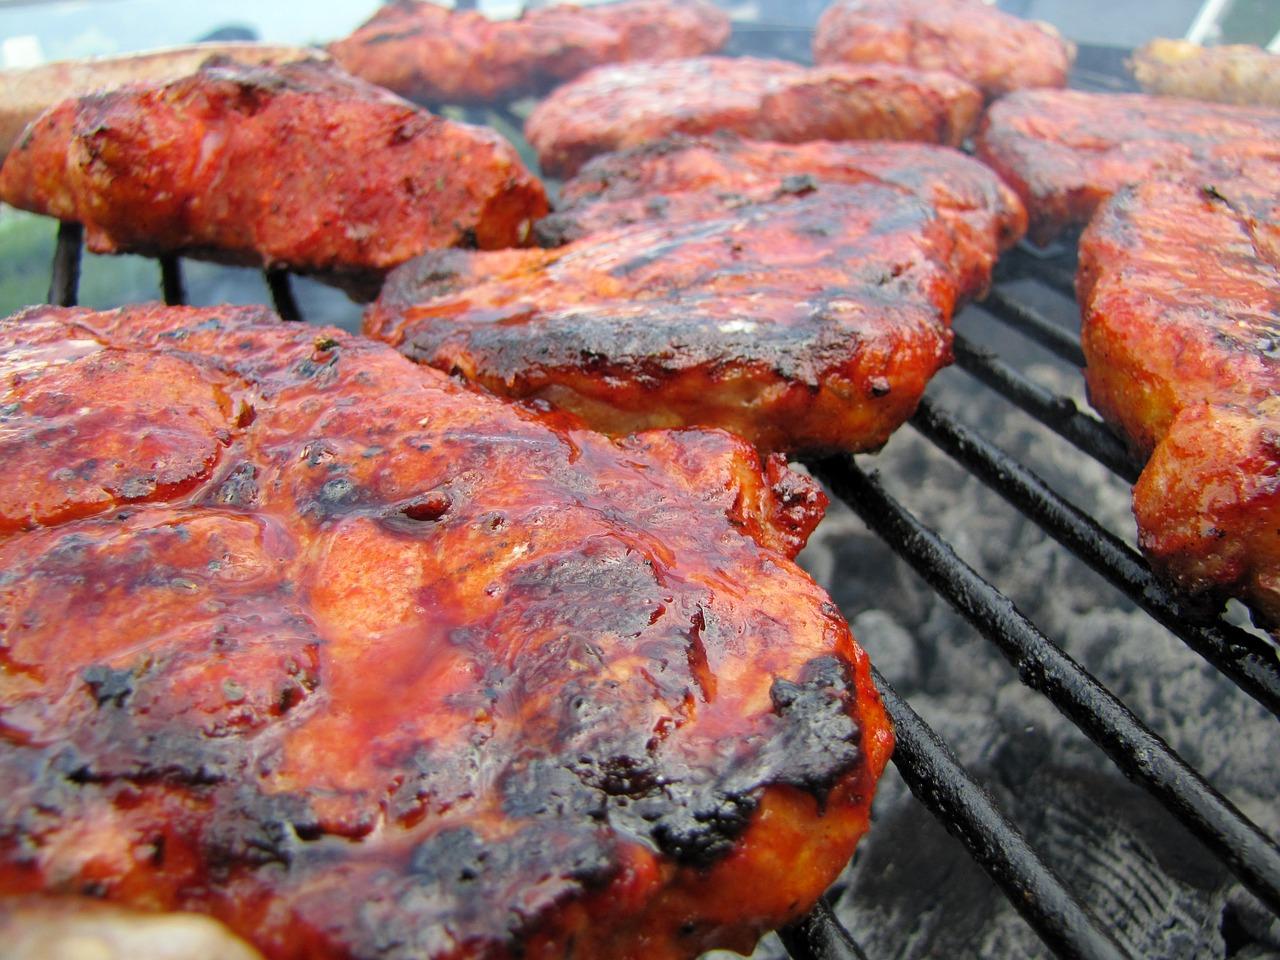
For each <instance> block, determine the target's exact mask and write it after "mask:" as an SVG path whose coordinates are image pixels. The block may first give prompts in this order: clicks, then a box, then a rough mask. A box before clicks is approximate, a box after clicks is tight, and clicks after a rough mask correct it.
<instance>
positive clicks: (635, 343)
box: [365, 183, 957, 450]
mask: <svg viewBox="0 0 1280 960" xmlns="http://www.w3.org/2000/svg"><path fill="white" fill-rule="evenodd" d="M950 258H951V236H950V232H949V231H948V230H947V229H946V227H945V226H944V224H943V223H942V221H941V220H940V219H939V218H938V216H937V214H936V213H935V212H934V211H933V210H932V209H930V208H929V207H927V206H925V205H924V204H922V203H920V202H919V201H918V200H916V199H915V198H913V197H910V196H907V195H904V194H903V192H902V191H900V190H897V189H894V188H890V187H885V186H881V185H878V184H859V185H854V186H845V185H837V184H829V183H827V184H820V185H818V186H816V187H814V188H813V189H810V190H807V191H804V192H803V193H802V195H800V196H791V195H784V196H782V197H779V198H778V199H776V200H774V201H771V202H758V203H747V204H744V205H739V206H737V207H732V208H730V209H727V210H726V211H725V212H724V213H723V214H722V215H720V216H715V217H709V218H702V219H694V220H689V221H675V222H668V223H650V224H638V225H636V226H633V227H629V228H619V229H618V230H614V231H607V232H604V233H600V234H593V235H592V236H590V237H588V238H587V239H585V240H581V241H578V242H576V243H571V244H569V245H568V246H565V247H562V248H559V249H557V250H553V251H542V252H512V253H491V254H467V253H461V252H456V253H450V254H443V255H433V256H427V257H423V258H420V259H418V260H416V261H414V262H412V263H409V264H406V265H405V266H404V267H402V268H400V269H399V270H397V271H395V272H394V273H393V274H392V275H391V276H390V277H389V278H388V280H387V284H386V286H385V287H384V288H383V292H382V295H381V296H380V297H379V299H378V301H377V302H376V303H375V304H374V305H373V306H372V307H371V308H370V309H369V310H368V311H367V312H366V315H365V330H366V332H368V333H369V334H371V335H373V336H375V337H378V338H381V339H384V340H386V341H388V342H390V343H393V344H395V345H397V346H398V347H399V348H400V349H401V351H402V352H404V353H405V354H406V355H407V356H409V357H411V358H413V359H415V360H419V361H421V362H424V363H429V364H431V365H432V366H436V367H439V368H441V369H443V370H448V371H456V372H459V373H461V374H463V375H464V376H465V377H467V379H469V380H473V381H476V382H478V383H481V384H483V385H484V386H485V387H486V388H488V389H489V390H492V391H494V392H496V393H502V394H506V395H508V396H514V397H540V398H543V399H547V400H550V401H551V402H553V403H555V404H556V405H559V406H562V407H566V408H568V409H570V410H573V411H574V412H576V413H579V414H580V415H582V416H584V417H586V418H587V419H588V420H589V421H590V422H591V423H592V425H593V426H595V427H596V428H597V429H600V430H604V431H606V432H610V433H626V432H628V431H630V430H634V429H638V428H642V427H648V426H683V425H690V424H696V425H703V426H720V427H725V428H727V429H731V430H733V431H735V432H737V433H739V434H741V435H742V436H744V437H746V438H747V439H749V440H751V441H752V442H753V443H755V444H757V445H759V446H760V447H761V448H763V449H767V450H866V449H873V448H876V447H878V446H880V445H881V444H883V443H884V442H885V440H887V439H888V437H889V434H890V433H891V432H892V431H893V430H894V429H895V428H896V427H897V426H898V425H899V424H900V423H901V422H902V421H903V420H904V419H906V418H907V417H908V416H910V414H911V412H912V411H913V410H914V409H915V406H916V403H917V402H918V401H919V398H920V395H921V393H922V392H923V391H924V388H925V385H926V384H927V383H928V381H929V379H930V377H932V376H933V374H934V373H935V372H936V371H937V370H938V369H939V368H940V367H941V366H943V365H944V364H946V363H947V362H949V360H950V344H951V332H950V325H949V324H950V319H951V314H952V310H953V309H954V306H955V301H956V291H957V286H956V279H955V276H954V274H953V273H952V271H951V269H950V267H949V262H950Z"/></svg>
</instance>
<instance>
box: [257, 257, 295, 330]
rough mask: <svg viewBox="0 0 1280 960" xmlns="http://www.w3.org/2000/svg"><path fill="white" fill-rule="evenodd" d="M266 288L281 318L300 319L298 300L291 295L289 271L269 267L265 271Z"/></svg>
mask: <svg viewBox="0 0 1280 960" xmlns="http://www.w3.org/2000/svg"><path fill="white" fill-rule="evenodd" d="M265 274H266V278H267V289H269V290H270V291H271V302H272V303H273V304H275V308H276V313H278V314H280V319H281V320H287V321H289V322H290V323H299V322H301V321H302V319H303V316H302V311H301V310H299V309H298V301H297V300H295V299H294V296H293V285H292V284H291V283H290V282H289V271H288V270H280V269H276V268H273V269H270V270H267V271H265Z"/></svg>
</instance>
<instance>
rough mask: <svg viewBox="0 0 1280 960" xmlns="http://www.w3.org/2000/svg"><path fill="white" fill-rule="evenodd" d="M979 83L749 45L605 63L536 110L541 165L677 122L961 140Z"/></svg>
mask: <svg viewBox="0 0 1280 960" xmlns="http://www.w3.org/2000/svg"><path fill="white" fill-rule="evenodd" d="M981 109H982V95H981V94H980V93H979V92H978V91H977V90H976V89H975V88H974V87H972V86H970V85H969V84H967V83H965V82H964V81H963V80H959V79H957V78H956V77H953V76H951V75H949V74H944V73H936V72H922V71H917V70H909V69H906V68H903V67H894V66H886V65H880V64H877V65H871V66H828V67H817V68H806V67H802V66H799V65H798V64H794V63H787V62H785V61H782V60H762V59H757V58H754V57H735V58H729V57H694V58H691V59H688V60H670V61H667V62H664V63H631V64H623V65H620V66H611V67H598V68H597V69H595V70H592V71H590V72H588V73H585V74H583V75H582V76H581V77H579V78H578V79H577V80H574V81H572V82H570V83H567V84H565V85H564V86H563V87H560V88H559V89H558V90H556V91H555V92H553V93H552V94H551V95H550V96H549V97H547V99H545V100H544V101H542V103H540V104H539V105H538V106H537V107H536V108H535V109H534V111H533V113H532V114H530V115H529V119H528V122H527V123H526V124H525V136H526V137H528V139H529V142H530V143H531V144H533V147H534V149H535V150H536V151H537V152H538V159H539V161H540V162H541V164H542V168H543V170H544V171H546V172H547V173H549V174H551V175H554V176H571V175H572V174H574V173H576V172H577V170H578V168H579V167H581V166H582V164H583V163H585V162H586V161H587V160H588V159H590V158H591V157H593V156H595V155H596V154H598V153H606V152H608V151H611V150H622V149H626V148H628V147H636V146H640V145H641V144H645V143H651V142H653V141H655V140H661V139H662V138H664V137H666V136H668V135H670V134H672V133H691V134H702V133H714V132H715V131H717V130H728V131H732V132H734V133H739V134H741V135H742V136H744V137H752V138H754V139H757V140H776V141H780V142H783V143H797V142H800V141H804V140H922V141H926V142H929V143H945V144H950V145H952V146H956V145H958V144H959V143H960V142H961V141H962V140H964V138H965V137H966V136H968V134H969V133H970V132H971V131H972V129H973V127H974V125H975V123H976V122H977V118H978V113H979V111H980V110H981Z"/></svg>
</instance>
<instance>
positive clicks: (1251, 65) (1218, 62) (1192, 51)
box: [1131, 39, 1280, 108]
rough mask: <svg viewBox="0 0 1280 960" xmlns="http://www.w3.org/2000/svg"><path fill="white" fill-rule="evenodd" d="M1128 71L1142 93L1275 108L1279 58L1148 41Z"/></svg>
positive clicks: (1242, 47) (1255, 51) (1238, 48)
mask: <svg viewBox="0 0 1280 960" xmlns="http://www.w3.org/2000/svg"><path fill="white" fill-rule="evenodd" d="M1131 65H1132V67H1133V76H1134V79H1136V80H1137V81H1138V84H1139V85H1140V86H1141V87H1142V89H1143V90H1145V91H1146V92H1147V93H1155V94H1160V95H1162V96H1167V97H1192V98H1194V99H1196V100H1213V101H1216V102H1218V103H1239V104H1254V105H1256V106H1260V107H1272V108H1280V56H1276V55H1275V54H1273V53H1268V52H1267V51H1266V50H1263V49H1262V48H1261V47H1254V46H1250V45H1248V44H1227V45H1226V46H1221V47H1202V46H1200V45H1199V44H1197V43H1190V42H1188V41H1186V40H1164V39H1160V40H1152V41H1151V42H1150V43H1148V44H1147V45H1146V46H1144V47H1141V48H1139V49H1138V50H1135V51H1134V54H1133V61H1132V64H1131Z"/></svg>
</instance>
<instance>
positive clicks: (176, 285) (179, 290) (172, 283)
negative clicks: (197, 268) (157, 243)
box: [160, 253, 187, 307]
mask: <svg viewBox="0 0 1280 960" xmlns="http://www.w3.org/2000/svg"><path fill="white" fill-rule="evenodd" d="M160 292H161V295H162V296H163V297H164V302H165V303H167V304H168V305H169V306H171V307H174V306H181V305H182V304H184V303H186V302H187V291H186V288H185V287H184V285H183V283H182V261H181V260H180V259H179V258H178V256H177V254H173V253H166V254H164V255H163V256H161V257H160Z"/></svg>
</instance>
